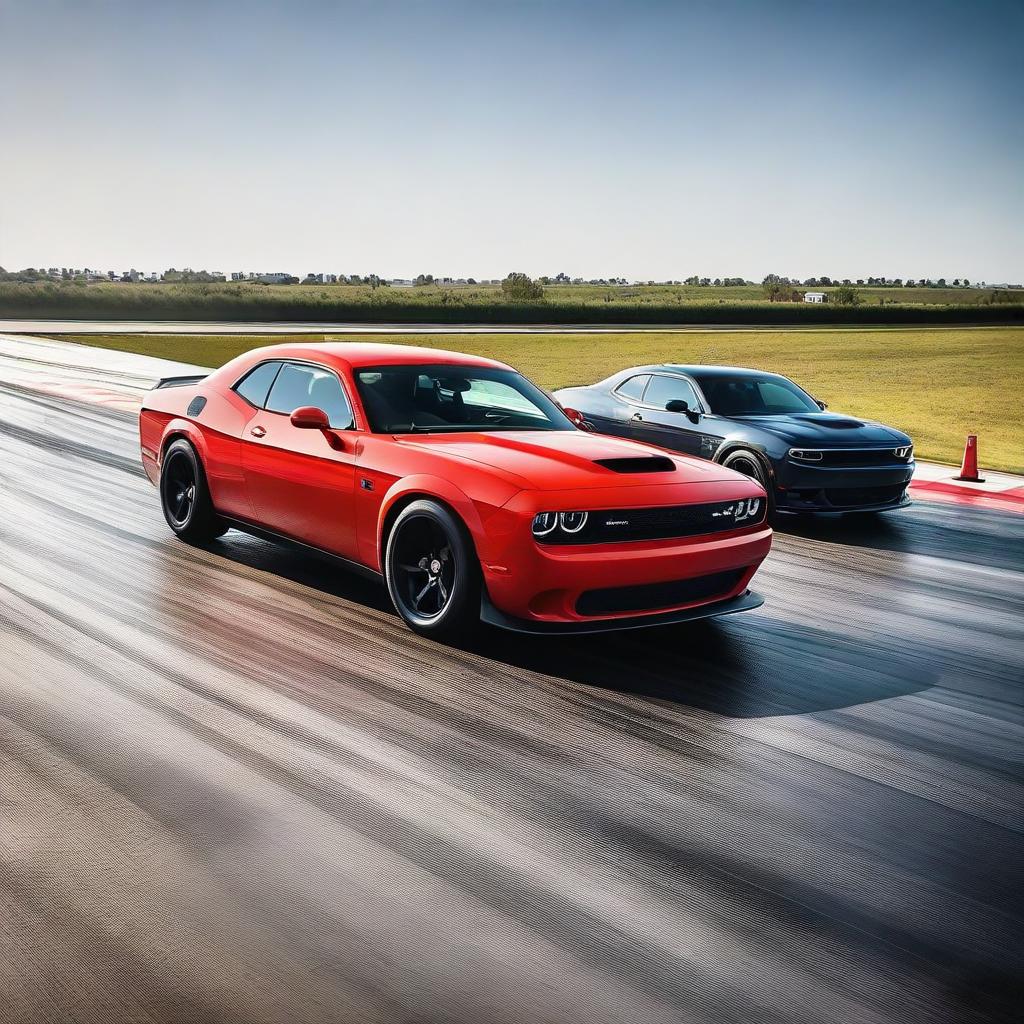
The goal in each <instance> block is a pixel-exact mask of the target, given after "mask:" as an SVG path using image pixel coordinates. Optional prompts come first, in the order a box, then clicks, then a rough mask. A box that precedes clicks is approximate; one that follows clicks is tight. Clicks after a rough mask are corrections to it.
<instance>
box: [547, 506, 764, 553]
mask: <svg viewBox="0 0 1024 1024" xmlns="http://www.w3.org/2000/svg"><path fill="white" fill-rule="evenodd" d="M754 500H755V501H756V500H757V499H756V498H755V499H754ZM746 508H747V499H745V498H743V499H739V500H737V501H716V502H711V503H708V504H703V505H667V506H660V507H657V508H615V509H605V510H603V511H599V512H588V513H587V522H586V525H585V526H584V527H583V529H581V530H580V531H579V533H566V532H565V531H563V530H555V531H553V532H552V533H549V534H547V535H546V536H544V537H538V538H537V540H538V541H539V542H540V543H541V544H609V543H616V542H618V541H632V540H667V539H670V538H672V537H696V536H699V535H701V534H707V533H725V532H726V531H728V530H736V529H738V528H739V527H743V526H755V525H756V524H758V523H760V522H763V520H764V515H765V503H764V501H763V500H761V501H760V503H759V505H758V509H757V511H756V512H755V514H754V515H752V516H747V517H746V518H740V519H739V521H737V509H740V513H739V514H740V515H742V512H743V511H745V510H746Z"/></svg>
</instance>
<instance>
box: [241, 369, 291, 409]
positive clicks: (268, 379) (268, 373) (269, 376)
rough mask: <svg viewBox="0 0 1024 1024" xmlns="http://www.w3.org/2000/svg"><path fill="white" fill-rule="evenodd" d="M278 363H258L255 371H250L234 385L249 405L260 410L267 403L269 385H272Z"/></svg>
mask: <svg viewBox="0 0 1024 1024" xmlns="http://www.w3.org/2000/svg"><path fill="white" fill-rule="evenodd" d="M280 369H281V364H280V363H260V365H259V366H257V367H256V369H255V370H250V371H249V372H248V373H247V374H246V375H245V376H244V377H243V378H242V379H241V380H240V381H239V382H238V383H237V384H236V385H235V391H236V392H238V394H240V395H241V396H242V397H243V398H244V399H245V400H246V401H247V402H248V403H249V404H250V405H255V406H256V408H257V409H262V408H263V406H264V405H266V402H267V395H268V394H269V392H270V385H271V384H273V383H274V378H275V377H276V376H277V371H278V370H280Z"/></svg>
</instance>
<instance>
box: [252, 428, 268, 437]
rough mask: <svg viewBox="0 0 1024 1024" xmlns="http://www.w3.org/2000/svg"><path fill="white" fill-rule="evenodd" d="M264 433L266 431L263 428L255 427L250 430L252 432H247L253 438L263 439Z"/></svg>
mask: <svg viewBox="0 0 1024 1024" xmlns="http://www.w3.org/2000/svg"><path fill="white" fill-rule="evenodd" d="M266 432H267V431H266V430H265V428H263V427H260V426H255V427H253V428H252V430H250V431H249V433H250V434H252V436H253V437H263V435H264V434H266Z"/></svg>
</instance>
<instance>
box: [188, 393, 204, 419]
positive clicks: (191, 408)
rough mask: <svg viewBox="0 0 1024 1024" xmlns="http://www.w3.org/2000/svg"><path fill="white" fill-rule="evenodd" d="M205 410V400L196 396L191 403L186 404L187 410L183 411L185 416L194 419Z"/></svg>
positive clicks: (200, 396)
mask: <svg viewBox="0 0 1024 1024" xmlns="http://www.w3.org/2000/svg"><path fill="white" fill-rule="evenodd" d="M205 408H206V399H205V398H203V396H202V395H196V397H195V398H193V399H192V401H191V402H189V403H188V408H187V409H186V410H185V414H186V415H187V416H191V417H192V418H193V419H195V417H196V416H198V415H199V414H200V413H201V412H202V411H203V409H205Z"/></svg>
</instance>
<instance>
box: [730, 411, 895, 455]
mask: <svg viewBox="0 0 1024 1024" xmlns="http://www.w3.org/2000/svg"><path fill="white" fill-rule="evenodd" d="M729 418H730V419H731V420H734V421H735V422H737V423H742V424H744V425H745V426H751V427H756V428H757V429H758V430H764V431H767V432H768V433H769V434H775V435H776V436H777V437H781V438H782V439H783V440H784V441H787V442H789V443H790V444H804V445H818V446H820V447H822V448H849V447H851V446H859V445H862V444H863V445H873V444H883V445H884V444H892V443H894V442H897V443H901V444H909V443H910V438H909V437H907V435H906V434H904V433H902V432H900V431H899V430H895V429H894V428H893V427H887V426H885V424H883V423H875V422H873V421H872V420H861V419H857V418H856V417H855V416H843V415H841V414H839V413H834V412H797V413H788V414H786V415H778V416H731V417H729Z"/></svg>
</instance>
